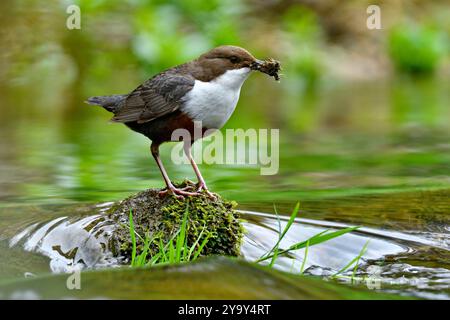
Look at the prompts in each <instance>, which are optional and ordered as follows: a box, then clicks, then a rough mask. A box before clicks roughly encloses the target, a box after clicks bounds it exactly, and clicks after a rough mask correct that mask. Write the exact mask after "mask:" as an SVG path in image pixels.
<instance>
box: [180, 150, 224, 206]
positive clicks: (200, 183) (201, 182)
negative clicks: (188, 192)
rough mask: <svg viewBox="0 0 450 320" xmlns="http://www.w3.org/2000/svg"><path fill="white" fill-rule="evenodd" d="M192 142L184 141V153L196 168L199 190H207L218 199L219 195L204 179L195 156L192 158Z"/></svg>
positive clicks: (207, 192) (212, 196) (209, 194)
mask: <svg viewBox="0 0 450 320" xmlns="http://www.w3.org/2000/svg"><path fill="white" fill-rule="evenodd" d="M191 149H192V143H191V142H187V141H185V142H184V153H185V154H186V157H187V158H188V159H189V162H190V163H191V165H192V168H194V172H195V175H196V176H197V179H198V183H197V192H200V191H202V190H205V192H206V194H207V195H208V196H209V197H211V198H213V199H217V197H216V196H215V195H214V194H213V193H212V192H210V191H209V190H208V187H207V186H206V183H205V179H203V177H202V174H201V173H200V170H199V169H198V167H197V164H196V163H195V161H194V158H192V153H191Z"/></svg>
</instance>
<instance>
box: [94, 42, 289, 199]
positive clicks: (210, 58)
mask: <svg viewBox="0 0 450 320" xmlns="http://www.w3.org/2000/svg"><path fill="white" fill-rule="evenodd" d="M268 61H269V60H268ZM274 61H275V62H274ZM279 69H280V68H279V63H278V62H277V61H276V60H272V59H271V60H270V62H269V63H268V62H267V61H263V60H259V59H256V58H255V57H254V56H253V55H252V54H251V53H250V52H249V51H247V50H246V49H244V48H241V47H238V46H232V45H222V46H219V47H216V48H213V49H211V50H209V51H208V52H206V53H203V54H201V55H200V56H199V57H198V58H196V59H194V60H192V61H189V62H186V63H184V64H181V65H178V66H175V67H172V68H170V69H167V70H165V71H162V72H161V73H159V74H157V75H155V76H153V77H152V78H150V79H149V80H147V81H145V82H144V83H142V84H141V85H139V86H138V87H137V88H136V89H134V90H133V91H131V92H130V93H128V94H114V95H107V96H95V97H91V98H89V99H87V101H86V102H87V103H88V104H91V105H97V106H101V107H103V108H104V109H106V110H107V111H109V112H111V113H113V117H112V119H111V121H112V122H118V123H123V124H125V125H126V126H127V127H128V128H130V129H131V130H133V131H136V132H138V133H141V134H143V135H144V136H146V137H147V138H149V139H150V140H151V145H150V152H151V154H152V156H153V158H154V159H155V161H156V164H157V165H158V168H159V170H160V172H161V174H162V177H163V179H164V182H165V185H166V188H165V189H164V190H162V191H160V195H165V194H172V195H174V196H176V197H179V198H184V197H185V196H196V195H199V194H201V193H202V192H206V194H207V195H208V196H210V197H211V198H216V196H215V195H214V194H213V193H212V192H210V190H209V189H208V187H207V185H206V182H205V179H204V178H203V176H202V174H201V173H200V170H199V168H198V166H197V164H196V163H195V161H194V159H193V157H192V153H191V148H192V143H194V142H195V140H196V139H198V137H197V138H196V137H194V135H193V134H192V133H193V132H194V129H195V128H194V126H195V124H194V123H200V124H201V128H202V132H205V131H206V130H208V131H210V130H209V129H217V130H218V129H220V128H222V127H223V125H224V124H225V123H226V122H227V121H228V119H229V118H230V116H231V115H232V113H233V111H234V110H235V108H236V105H237V103H238V100H239V96H240V91H241V87H242V84H243V83H244V81H245V80H246V79H247V78H248V76H249V75H250V73H252V71H261V72H263V73H267V74H269V75H270V76H274V77H275V79H277V80H278V73H277V72H278V70H279ZM177 129H184V130H187V131H188V132H189V133H191V136H190V137H191V138H189V139H185V140H184V141H183V143H184V145H183V150H184V153H185V155H186V157H187V158H188V160H189V162H190V164H191V165H192V168H193V170H194V172H195V175H196V176H197V179H198V183H197V184H196V188H195V190H194V191H193V190H187V188H177V187H175V185H174V184H173V183H172V181H171V180H170V178H169V176H168V174H167V171H166V169H165V168H164V166H163V163H162V161H161V158H160V155H159V147H160V145H161V144H163V143H165V142H170V141H172V133H173V132H174V131H175V130H177ZM188 140H189V141H188Z"/></svg>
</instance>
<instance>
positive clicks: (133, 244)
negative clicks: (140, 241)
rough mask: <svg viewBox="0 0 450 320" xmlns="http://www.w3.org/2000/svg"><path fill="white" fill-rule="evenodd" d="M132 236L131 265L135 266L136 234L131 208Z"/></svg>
mask: <svg viewBox="0 0 450 320" xmlns="http://www.w3.org/2000/svg"><path fill="white" fill-rule="evenodd" d="M129 221H130V236H131V244H132V249H131V250H132V251H131V265H132V266H134V261H135V259H136V234H135V231H134V224H133V211H132V210H131V209H130V217H129Z"/></svg>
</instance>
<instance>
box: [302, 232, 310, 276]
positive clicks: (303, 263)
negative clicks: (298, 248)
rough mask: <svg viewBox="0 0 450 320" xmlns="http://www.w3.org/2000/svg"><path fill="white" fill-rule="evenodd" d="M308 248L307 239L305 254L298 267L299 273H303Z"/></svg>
mask: <svg viewBox="0 0 450 320" xmlns="http://www.w3.org/2000/svg"><path fill="white" fill-rule="evenodd" d="M308 249H309V240H308V241H306V247H305V255H304V256H303V261H302V265H301V267H300V274H303V271H304V270H305V264H306V258H307V257H308Z"/></svg>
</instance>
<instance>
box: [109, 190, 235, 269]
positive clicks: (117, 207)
mask: <svg viewBox="0 0 450 320" xmlns="http://www.w3.org/2000/svg"><path fill="white" fill-rule="evenodd" d="M177 187H178V188H183V187H192V188H194V187H195V185H193V184H192V183H190V182H183V183H182V184H181V185H177ZM159 191H161V190H160V189H148V190H145V191H142V192H139V193H137V194H135V195H132V196H130V197H128V198H126V199H125V200H122V201H120V202H118V203H115V204H114V205H112V206H111V208H110V209H108V211H107V212H106V214H107V215H108V217H109V218H110V219H111V220H113V221H115V223H116V228H115V230H114V232H113V234H112V236H111V238H110V241H109V247H110V249H111V251H112V252H113V254H114V255H115V256H122V257H124V259H125V261H124V262H126V261H127V260H129V259H130V257H131V252H132V242H131V236H130V224H129V217H130V212H131V214H132V216H133V224H134V229H135V232H136V234H137V236H136V243H137V245H136V251H137V254H139V253H140V252H142V249H143V246H144V239H145V238H148V239H151V245H150V254H149V256H151V255H152V254H154V253H156V252H158V246H159V244H160V242H161V241H162V242H163V243H167V242H168V241H169V240H170V239H171V238H172V237H173V236H174V235H175V234H176V233H177V231H178V230H179V229H180V226H181V223H182V220H183V216H184V214H185V212H186V210H188V213H187V214H188V216H187V217H188V222H187V243H188V246H191V245H192V244H194V243H195V242H196V240H197V239H198V238H199V237H200V236H201V239H200V240H199V241H198V243H202V241H203V240H204V239H205V237H208V241H207V243H206V245H205V246H204V248H203V250H202V252H201V255H202V256H207V255H215V254H220V255H230V256H238V255H239V253H240V245H241V241H242V236H243V227H242V224H241V222H240V220H239V214H238V213H237V212H236V211H235V210H234V207H235V206H236V203H235V202H229V201H226V200H223V199H222V198H221V197H220V196H219V195H216V196H217V199H216V200H214V199H211V198H210V197H208V195H207V194H206V193H205V194H202V195H200V196H195V197H186V198H184V199H182V200H180V199H177V198H176V197H174V196H172V195H169V196H162V197H161V196H160V195H159V194H158V192H159Z"/></svg>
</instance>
